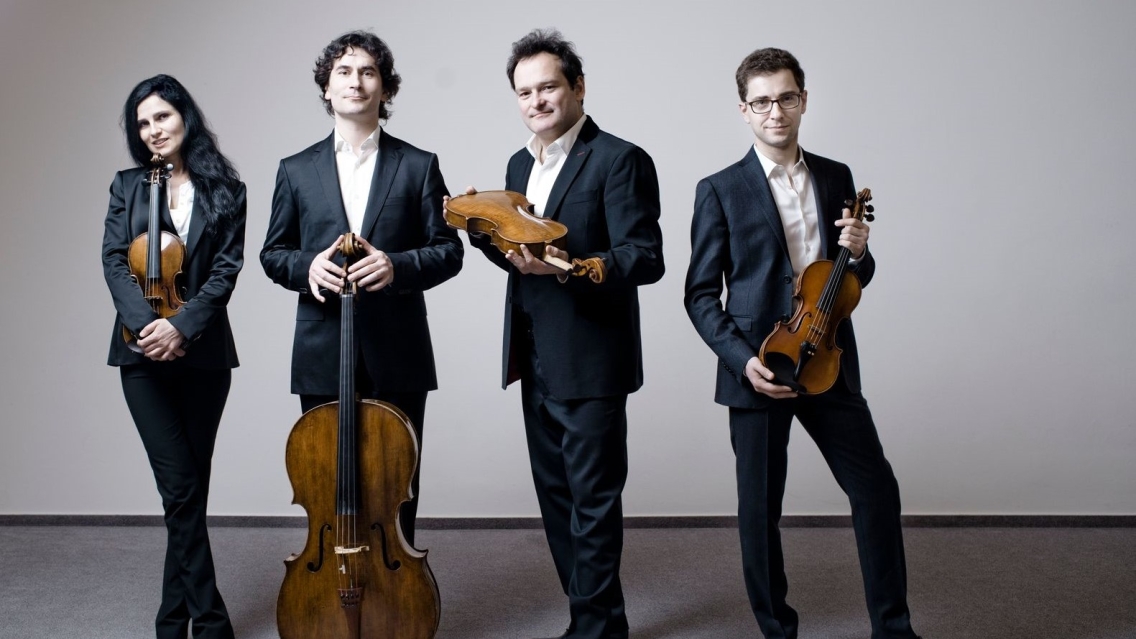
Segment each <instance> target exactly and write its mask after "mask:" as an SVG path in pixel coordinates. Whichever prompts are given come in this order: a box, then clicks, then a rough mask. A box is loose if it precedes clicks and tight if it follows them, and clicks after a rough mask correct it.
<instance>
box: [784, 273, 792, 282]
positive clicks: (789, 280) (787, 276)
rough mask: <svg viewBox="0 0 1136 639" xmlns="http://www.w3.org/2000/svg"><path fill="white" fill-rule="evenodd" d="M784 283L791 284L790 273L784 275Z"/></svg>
mask: <svg viewBox="0 0 1136 639" xmlns="http://www.w3.org/2000/svg"><path fill="white" fill-rule="evenodd" d="M785 283H786V284H792V283H793V276H791V275H786V276H785Z"/></svg>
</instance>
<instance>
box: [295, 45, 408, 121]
mask: <svg viewBox="0 0 1136 639" xmlns="http://www.w3.org/2000/svg"><path fill="white" fill-rule="evenodd" d="M349 49H360V50H363V51H366V52H367V53H369V54H371V57H372V58H374V59H375V64H376V65H377V66H378V67H379V77H381V78H382V80H383V93H384V94H385V99H384V100H383V101H382V102H381V103H380V104H379V119H380V120H389V119H390V116H391V112H390V109H389V108H388V107H389V106H390V104H391V101H392V100H394V96H395V95H397V94H398V87H399V85H401V84H402V76H400V75H399V74H398V73H396V72H395V70H394V54H393V53H391V50H390V47H388V46H387V43H386V42H383V41H382V39H381V38H379V36H377V35H375V34H373V33H371V32H369V31H352V32H350V33H344V34H343V35H341V36H339V37H338V38H336V39H334V40H332V41H331V44H329V45H327V46H326V47H324V48H323V53H321V54H320V57H319V59H317V60H316V68H315V69H314V70H313V71H314V73H315V80H316V85H318V86H319V88H320V100H323V107H324V108H325V109H327V114H328V115H335V111H333V110H332V108H331V100H328V99H327V98H325V97H324V93H326V92H327V83H328V80H330V79H331V68H332V66H333V65H334V64H335V61H336V60H338V59H340V58H342V57H343V56H345V55H347V51H348V50H349Z"/></svg>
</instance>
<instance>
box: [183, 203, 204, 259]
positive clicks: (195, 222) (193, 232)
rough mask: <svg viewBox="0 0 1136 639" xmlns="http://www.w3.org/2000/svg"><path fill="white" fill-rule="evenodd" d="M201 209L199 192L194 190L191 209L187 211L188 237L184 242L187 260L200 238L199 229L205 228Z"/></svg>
mask: <svg viewBox="0 0 1136 639" xmlns="http://www.w3.org/2000/svg"><path fill="white" fill-rule="evenodd" d="M202 209H203V207H202V206H201V193H200V192H196V191H195V192H194V194H193V209H191V210H190V212H189V238H188V239H187V241H186V243H185V255H186V260H187V261H188V260H189V259H190V258H191V257H192V256H193V250H194V249H195V248H197V242H198V241H199V240H200V239H201V231H203V230H204V228H205V219H204V218H205V212H204V211H203V210H202Z"/></svg>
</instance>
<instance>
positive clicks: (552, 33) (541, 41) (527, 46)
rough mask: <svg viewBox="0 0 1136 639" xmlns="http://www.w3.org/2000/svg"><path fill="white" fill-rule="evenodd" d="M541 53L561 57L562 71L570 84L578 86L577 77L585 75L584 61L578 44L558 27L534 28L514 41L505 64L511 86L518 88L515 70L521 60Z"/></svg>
mask: <svg viewBox="0 0 1136 639" xmlns="http://www.w3.org/2000/svg"><path fill="white" fill-rule="evenodd" d="M541 53H551V54H552V55H554V56H556V57H558V58H560V71H561V72H562V73H563V74H564V77H565V78H567V79H568V84H569V86H573V87H574V86H576V79H577V78H582V77H584V61H583V60H582V59H581V58H580V56H579V55H578V54H577V53H576V45H574V44H572V43H571V42H569V41H567V40H565V39H564V36H562V35H560V32H559V31H557V30H556V29H533V30H532V31H530V32H529V33H528V35H526V36H525V37H523V38H521V39H520V40H517V41H516V42H514V43H513V53H512V55H510V56H509V62H508V64H506V65H505V73H506V74H507V75H508V76H509V86H510V87H512V88H513V89H516V88H517V84H516V82H514V81H513V72H514V71H516V70H517V64H519V63H520V61H521V60H525V59H528V58H531V57H533V56H535V55H538V54H541Z"/></svg>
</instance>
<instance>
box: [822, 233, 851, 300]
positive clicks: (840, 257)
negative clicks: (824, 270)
mask: <svg viewBox="0 0 1136 639" xmlns="http://www.w3.org/2000/svg"><path fill="white" fill-rule="evenodd" d="M850 259H852V251H849V250H848V247H846V246H841V247H840V252H839V253H837V255H836V261H835V262H834V263H833V264H832V270H831V271H829V273H828V281H826V282H825V283H824V291H822V292H821V295H820V299H819V300H817V308H818V309H820V310H821V311H824V312H825V313H830V312H832V305H833V304H835V303H836V299H837V298H838V297H839V296H840V285H841V284H843V283H844V274H845V273H847V272H848V260H850Z"/></svg>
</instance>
